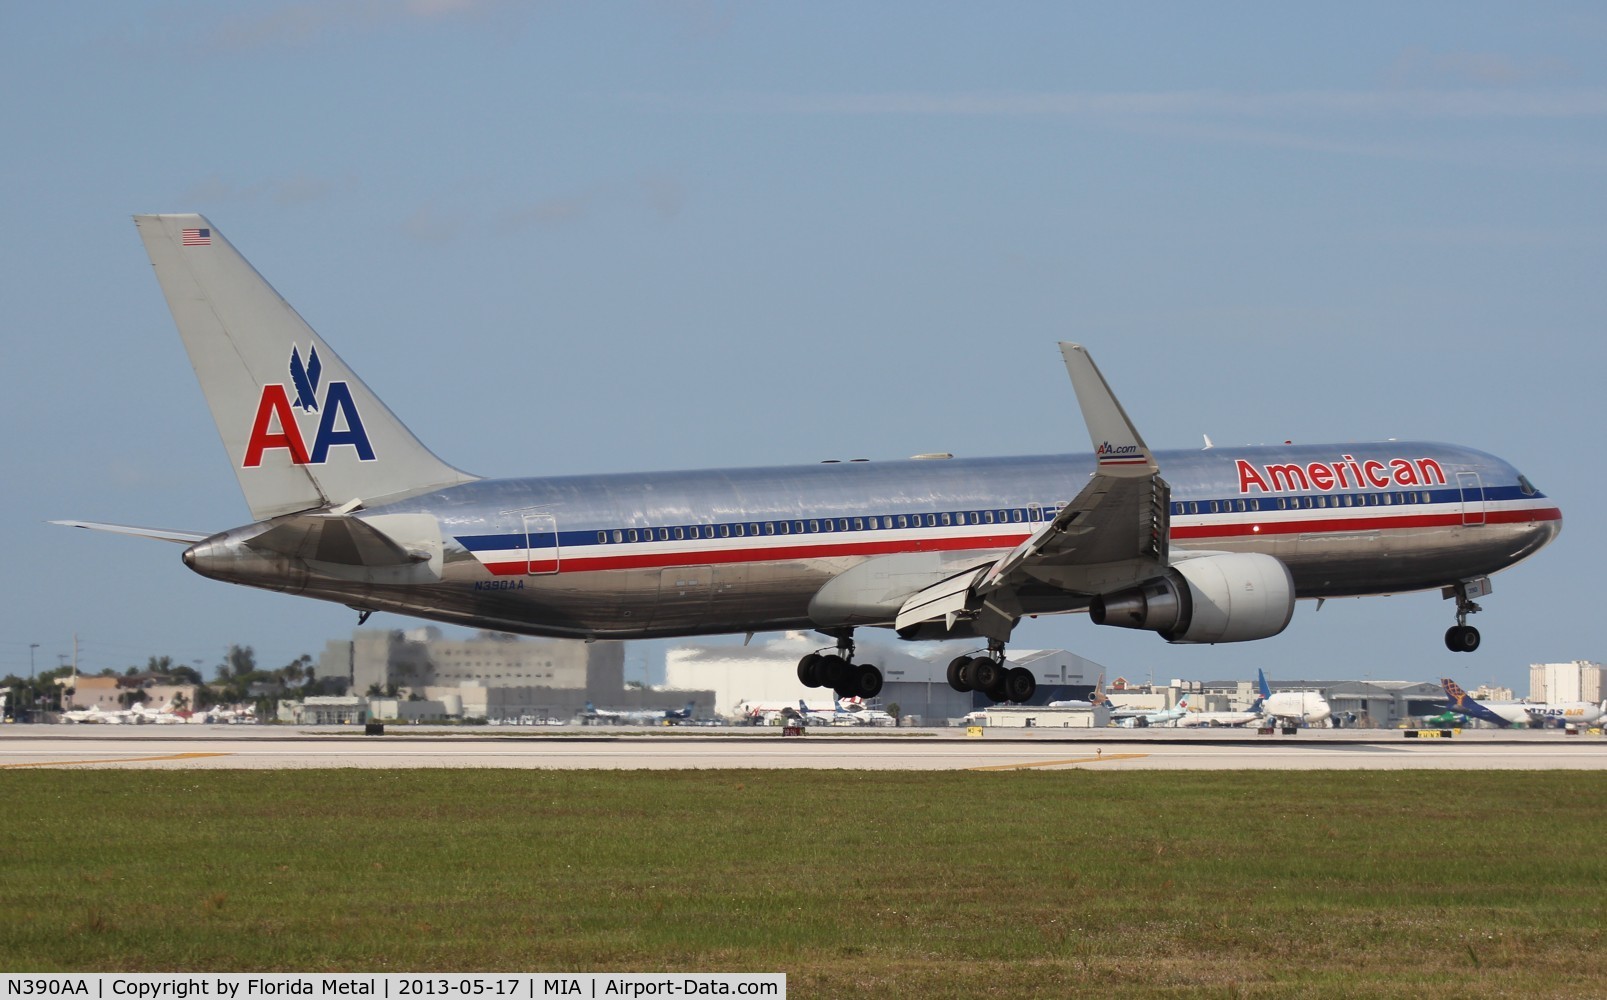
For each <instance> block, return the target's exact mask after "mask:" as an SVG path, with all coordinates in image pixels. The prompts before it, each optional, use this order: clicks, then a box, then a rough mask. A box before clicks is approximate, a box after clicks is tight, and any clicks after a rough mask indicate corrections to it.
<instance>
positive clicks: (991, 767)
mask: <svg viewBox="0 0 1607 1000" xmlns="http://www.w3.org/2000/svg"><path fill="white" fill-rule="evenodd" d="M1148 756H1149V754H1147V753H1106V754H1100V755H1099V756H1097V757H1070V758H1067V759H1066V760H1031V761H1026V762H1024V763H1020V764H986V765H984V766H982V767H972V768H967V770H971V771H1020V770H1024V769H1026V768H1029V767H1061V766H1064V765H1066V764H1098V763H1100V762H1102V761H1107V760H1142V759H1143V758H1145V757H1148Z"/></svg>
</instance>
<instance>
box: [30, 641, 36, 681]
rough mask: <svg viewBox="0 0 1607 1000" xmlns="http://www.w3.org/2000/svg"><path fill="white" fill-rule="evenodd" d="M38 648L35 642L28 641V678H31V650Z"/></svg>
mask: <svg viewBox="0 0 1607 1000" xmlns="http://www.w3.org/2000/svg"><path fill="white" fill-rule="evenodd" d="M38 648H39V644H38V643H37V642H30V643H28V679H29V680H33V651H34V650H36V649H38Z"/></svg>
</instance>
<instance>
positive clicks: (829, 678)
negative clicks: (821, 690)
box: [819, 653, 848, 691]
mask: <svg viewBox="0 0 1607 1000" xmlns="http://www.w3.org/2000/svg"><path fill="white" fill-rule="evenodd" d="M819 669H820V686H821V687H829V688H831V689H832V690H834V691H835V690H839V689H841V688H842V687H843V685H844V684H846V683H847V682H848V661H847V660H844V659H843V658H842V657H840V656H838V655H837V654H835V653H828V654H827V655H825V656H822V657H821V658H820V665H819Z"/></svg>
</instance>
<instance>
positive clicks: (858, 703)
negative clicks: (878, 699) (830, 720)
mask: <svg viewBox="0 0 1607 1000" xmlns="http://www.w3.org/2000/svg"><path fill="white" fill-rule="evenodd" d="M832 704H833V707H834V708H835V709H836V711H837V721H838V722H839V723H841V724H843V725H855V726H896V725H898V720H897V719H895V718H893V716H892V715H891V714H889V713H888V712H885V711H883V710H882V709H879V708H871V707H870V706H869V705H866V704H865V699H863V698H847V699H844V698H838V699H836V700H835V701H834V702H833V703H832Z"/></svg>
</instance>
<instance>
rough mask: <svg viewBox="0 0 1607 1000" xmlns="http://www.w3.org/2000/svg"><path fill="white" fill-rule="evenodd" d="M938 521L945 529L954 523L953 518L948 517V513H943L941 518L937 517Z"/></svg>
mask: <svg viewBox="0 0 1607 1000" xmlns="http://www.w3.org/2000/svg"><path fill="white" fill-rule="evenodd" d="M938 520H940V521H942V522H943V527H945V528H947V527H948V526H949V525H951V524H953V523H954V518H952V517H950V516H949V512H948V511H944V512H943V514H942V516H941V517H939V518H938Z"/></svg>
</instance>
